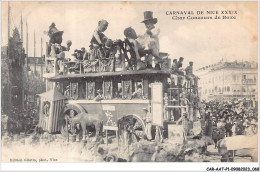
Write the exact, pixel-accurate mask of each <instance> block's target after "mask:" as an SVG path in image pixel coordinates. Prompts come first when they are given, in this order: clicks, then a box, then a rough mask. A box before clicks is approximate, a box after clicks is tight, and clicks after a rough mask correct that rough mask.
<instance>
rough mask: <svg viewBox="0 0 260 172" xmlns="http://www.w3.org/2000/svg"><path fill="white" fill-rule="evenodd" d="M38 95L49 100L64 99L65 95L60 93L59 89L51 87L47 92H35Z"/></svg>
mask: <svg viewBox="0 0 260 172" xmlns="http://www.w3.org/2000/svg"><path fill="white" fill-rule="evenodd" d="M37 95H38V96H40V97H43V98H45V99H47V100H49V101H57V100H65V99H67V97H65V96H64V95H63V94H61V93H60V92H59V91H57V90H55V89H53V90H49V91H47V92H44V93H41V94H37Z"/></svg>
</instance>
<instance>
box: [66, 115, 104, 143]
mask: <svg viewBox="0 0 260 172" xmlns="http://www.w3.org/2000/svg"><path fill="white" fill-rule="evenodd" d="M77 123H79V124H80V125H81V128H82V134H83V138H82V140H85V139H86V138H85V136H87V138H89V136H88V131H87V126H95V130H96V136H95V140H96V139H97V137H98V135H99V132H100V131H102V121H100V120H99V119H98V114H89V113H86V112H81V113H79V114H78V115H76V116H75V117H73V118H72V119H71V127H72V131H75V124H77Z"/></svg>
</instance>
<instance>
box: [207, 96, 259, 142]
mask: <svg viewBox="0 0 260 172" xmlns="http://www.w3.org/2000/svg"><path fill="white" fill-rule="evenodd" d="M202 104H203V109H204V113H205V121H206V123H205V124H206V125H205V134H206V135H208V136H210V137H212V139H213V140H214V142H215V143H216V142H217V141H218V140H220V139H222V138H224V137H232V136H236V135H254V134H257V129H258V108H257V101H255V100H252V99H250V100H246V99H245V98H244V99H240V100H239V99H233V100H228V101H222V102H220V101H209V102H205V101H203V102H202Z"/></svg>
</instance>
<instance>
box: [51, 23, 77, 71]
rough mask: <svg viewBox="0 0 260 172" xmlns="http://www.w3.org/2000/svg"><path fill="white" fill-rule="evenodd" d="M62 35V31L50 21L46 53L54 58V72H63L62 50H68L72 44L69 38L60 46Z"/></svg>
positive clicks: (63, 54) (63, 56)
mask: <svg viewBox="0 0 260 172" xmlns="http://www.w3.org/2000/svg"><path fill="white" fill-rule="evenodd" d="M62 35H63V31H59V30H58V29H57V28H56V25H55V23H52V24H51V25H50V27H49V31H48V36H49V37H50V40H49V45H48V53H49V55H50V57H52V58H56V59H57V60H56V64H55V69H56V70H55V73H63V70H64V64H63V61H64V60H65V53H64V51H69V50H70V47H71V45H72V42H71V41H70V40H69V41H67V43H66V44H67V45H66V47H65V46H61V43H62Z"/></svg>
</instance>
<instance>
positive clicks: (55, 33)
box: [48, 23, 63, 38]
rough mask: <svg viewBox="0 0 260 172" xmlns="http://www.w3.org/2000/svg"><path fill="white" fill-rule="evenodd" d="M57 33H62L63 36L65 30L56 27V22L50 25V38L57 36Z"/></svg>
mask: <svg viewBox="0 0 260 172" xmlns="http://www.w3.org/2000/svg"><path fill="white" fill-rule="evenodd" d="M57 34H60V35H61V36H62V35H63V31H59V30H58V29H57V28H56V25H55V23H52V24H51V26H50V27H49V32H48V35H49V37H50V38H52V37H53V36H55V35H57Z"/></svg>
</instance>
